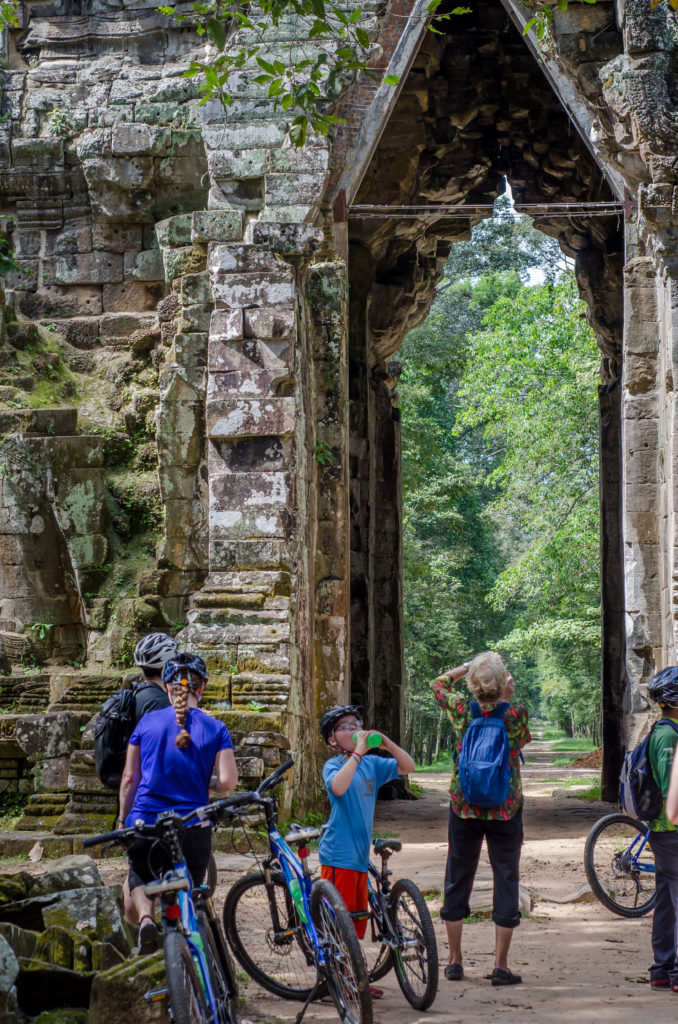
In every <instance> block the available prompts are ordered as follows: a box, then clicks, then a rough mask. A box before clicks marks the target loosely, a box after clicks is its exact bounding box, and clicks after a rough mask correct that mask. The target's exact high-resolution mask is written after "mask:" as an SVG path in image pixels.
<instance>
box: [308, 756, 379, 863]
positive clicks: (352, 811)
mask: <svg viewBox="0 0 678 1024" xmlns="http://www.w3.org/2000/svg"><path fill="white" fill-rule="evenodd" d="M344 764H346V758H345V756H344V755H343V754H342V755H338V756H337V757H331V758H330V759H329V761H326V762H325V765H324V767H323V782H324V783H325V786H326V787H327V793H328V795H329V798H330V808H331V810H330V820H329V822H328V824H327V828H326V829H325V834H324V835H323V837H322V839H321V840H320V846H319V848H318V852H319V854H320V863H321V864H325V865H326V866H328V867H334V868H350V869H351V870H352V871H367V868H368V864H369V860H370V840H371V839H372V822H373V820H374V805H375V803H376V802H377V790H378V789H379V787H380V786H383V785H384V783H385V782H390V781H391V779H397V778H398V765H397V762H396V760H395V758H394V757H374V756H367V757H363V759H362V760H361V762H360V764H359V765H358V767H357V768H356V770H355V774H354V776H353V779H352V780H351V785H350V786H349V787H348V789H347V790H346V792H345V793H344V794H343V796H335V795H334V793H333V792H332V779H333V778H334V776H335V775H336V774H337V772H338V771H339V769H340V768H341V767H343V765H344Z"/></svg>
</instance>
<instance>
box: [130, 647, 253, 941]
mask: <svg viewBox="0 0 678 1024" xmlns="http://www.w3.org/2000/svg"><path fill="white" fill-rule="evenodd" d="M207 678H208V674H207V666H206V665H205V662H204V661H203V660H202V658H200V657H198V656H197V655H196V654H178V655H176V657H174V658H171V659H170V660H169V661H168V662H167V663H166V664H165V666H164V667H163V670H162V681H163V683H164V684H165V685H166V687H167V694H168V696H169V699H170V702H171V704H170V707H167V708H162V709H161V710H159V711H151V712H149V713H148V714H146V715H144V717H143V718H142V719H141V721H140V722H139V723H138V724H137V726H136V728H135V730H134V732H133V733H132V736H131V737H130V741H129V746H128V748H127V758H126V760H125V768H124V771H123V775H122V781H121V783H120V818H121V819H122V820H121V821H120V822H119V825H127V826H131V825H133V824H134V822H135V821H137V820H138V819H139V818H141V819H142V820H143V821H145V822H146V823H147V824H153V823H154V822H155V820H156V818H157V816H158V815H159V814H162V813H163V812H165V811H176V812H177V814H181V815H186V814H188V813H189V812H190V811H192V810H195V808H196V807H202V806H203V804H206V803H207V802H208V800H209V790H210V784H211V788H212V789H214V790H216V791H217V792H220V793H224V792H227V791H228V790H230V789H233V788H234V786H235V784H236V782H237V781H238V771H237V768H236V763H235V757H234V755H233V743H232V742H231V737H230V735H229V732H228V729H227V728H226V726H225V725H224V724H223V723H222V722H220V721H219V720H218V719H216V718H212V716H211V715H208V714H205V712H203V711H200V709H199V707H198V705H199V703H200V698H201V697H202V694H203V690H204V689H205V685H206V683H207ZM213 773H214V776H215V777H214V778H212V774H213ZM189 824H190V822H189ZM182 847H183V851H184V856H185V858H186V866H187V868H188V870H189V873H190V875H191V878H192V880H193V884H194V885H201V883H202V881H203V879H204V877H205V872H206V871H207V864H208V862H209V859H210V854H211V852H212V830H211V828H198V827H195V828H186V830H185V832H184V836H183V840H182ZM167 856H168V855H167V851H166V850H165V849H164V847H163V846H162V845H161V844H160V843H156V842H155V841H154V840H152V839H138V840H135V841H134V842H133V843H132V845H131V846H130V847H129V848H128V850H127V857H128V860H129V874H128V876H127V879H126V880H125V884H124V886H123V893H124V897H125V917H126V918H127V920H128V921H130V922H131V923H132V924H137V923H138V924H139V925H140V928H139V950H140V952H142V953H147V952H151V951H152V950H153V949H154V948H155V947H156V945H157V931H156V926H155V920H154V917H153V904H152V902H151V900H149V899H148V897H147V896H146V895H145V893H144V888H143V887H144V885H145V884H146V883H147V882H150V881H152V879H153V878H154V877H157V876H158V875H160V874H161V873H162V872H163V871H164V870H166V869H167V868H169V867H170V866H171V862H168V860H167Z"/></svg>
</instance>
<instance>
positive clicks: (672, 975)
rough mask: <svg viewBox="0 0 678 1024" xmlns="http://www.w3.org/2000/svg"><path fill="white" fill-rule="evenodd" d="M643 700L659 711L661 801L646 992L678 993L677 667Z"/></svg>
mask: <svg viewBox="0 0 678 1024" xmlns="http://www.w3.org/2000/svg"><path fill="white" fill-rule="evenodd" d="M647 695H648V697H649V698H650V700H652V701H655V702H656V703H657V704H659V707H660V708H661V715H662V716H661V719H660V720H659V721H658V722H656V723H655V725H654V726H653V728H652V733H651V735H650V741H649V744H648V756H649V761H650V767H651V769H652V774H653V776H654V779H655V781H656V783H657V785H658V786H659V789H660V790H661V795H662V797H663V798H664V801H663V802H662V808H661V811H660V812H659V813H658V814H657V815H656V817H654V818H652V819H651V820H650V822H649V826H650V845H651V847H652V852H653V853H654V864H655V885H656V893H657V898H656V903H655V908H654V916H653V918H652V951H653V953H654V963H653V964H652V967H651V968H650V988H651V989H653V990H659V991H660V990H662V989H670V990H671V991H672V992H676V993H678V951H677V949H676V923H677V921H678V833H677V832H676V826H675V824H674V823H672V822H671V821H670V820H669V818H668V817H667V799H666V798H667V794H668V792H669V782H670V779H671V766H672V763H673V759H674V753H675V750H676V746H677V745H678V668H675V667H673V668H665V669H663V670H662V671H661V672H658V673H657V675H656V676H653V678H652V679H651V680H650V682H649V683H648V684H647ZM673 802H674V801H673V800H672V801H671V804H673ZM668 810H669V811H672V810H673V807H672V806H669V807H668ZM672 816H673V817H676V816H674V815H672Z"/></svg>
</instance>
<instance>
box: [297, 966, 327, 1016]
mask: <svg viewBox="0 0 678 1024" xmlns="http://www.w3.org/2000/svg"><path fill="white" fill-rule="evenodd" d="M324 983H325V979H324V978H323V977H322V975H318V978H317V979H316V983H315V985H314V986H313V988H312V989H311V991H310V992H309V993H308V995H307V996H306V1002H305V1003H304V1005H303V1006H302V1008H301V1009H300V1010H299V1013H298V1014H297V1015H296V1017H295V1018H294V1024H301V1022H302V1020H303V1018H304V1014H305V1013H306V1011H307V1010H308V1008H309V1006H310V1005H311V1003H312V1002H313V1000H314V999H315V996H316V993H317V992H319V991H320V989H321V988H322V986H323V985H324Z"/></svg>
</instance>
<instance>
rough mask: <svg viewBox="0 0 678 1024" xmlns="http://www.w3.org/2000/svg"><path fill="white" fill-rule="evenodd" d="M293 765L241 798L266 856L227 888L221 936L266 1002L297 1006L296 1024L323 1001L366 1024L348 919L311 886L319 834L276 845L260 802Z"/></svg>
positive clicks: (356, 947) (366, 996) (368, 1017)
mask: <svg viewBox="0 0 678 1024" xmlns="http://www.w3.org/2000/svg"><path fill="white" fill-rule="evenodd" d="M293 763H294V762H293V760H289V761H287V762H286V763H285V764H283V765H281V767H280V768H278V769H277V771H275V772H273V774H272V775H270V776H269V777H268V778H267V779H264V781H263V782H262V783H261V785H260V786H259V789H258V790H257V791H256V792H255V793H250V794H243V800H248V799H249V803H250V804H251V805H252V806H256V807H259V808H260V809H261V810H262V811H263V813H264V816H265V819H266V829H267V832H268V840H269V847H270V853H269V854H268V856H266V857H265V858H264V859H263V861H262V864H261V868H262V870H261V871H253V872H250V873H249V874H247V875H245V876H244V877H242V878H240V879H238V881H237V882H235V883H234V885H233V886H232V887H231V889H230V891H229V893H228V896H227V897H226V903H225V905H224V930H225V932H226V936H227V938H228V941H229V943H230V945H231V949H232V950H233V952H234V954H235V956H236V959H237V960H238V961H239V962H240V964H241V965H242V966H243V968H244V969H245V970H246V971H247V973H248V974H249V975H250V977H251V978H253V979H254V980H255V981H256V982H258V983H259V984H260V985H261V986H262V987H263V988H265V989H267V991H269V992H272V993H273V995H276V996H279V997H281V998H283V999H297V1000H300V1001H303V1003H304V1005H303V1007H302V1009H301V1010H300V1011H299V1013H298V1014H297V1018H296V1020H297V1022H300V1021H301V1019H302V1017H303V1015H304V1013H305V1012H306V1009H307V1007H308V1006H309V1004H310V1003H311V1002H312V1001H313V1000H314V999H320V998H322V997H323V996H325V995H328V994H329V995H330V997H331V998H332V1000H333V1002H334V1004H335V1006H336V1008H337V1011H338V1013H339V1017H340V1018H341V1020H342V1021H343V1022H345V1024H371V1021H372V1000H371V997H370V992H369V980H368V977H367V968H366V965H365V961H364V958H363V955H362V952H361V949H360V943H359V940H358V936H357V935H356V931H355V928H354V926H353V922H352V920H351V915H350V914H349V912H348V910H347V909H346V906H345V904H344V901H343V900H342V898H341V896H340V895H339V893H338V892H337V890H336V889H335V887H334V886H333V885H332V884H331V883H330V882H328V881H327V880H325V879H321V878H319V879H315V880H314V879H313V878H312V876H311V871H310V868H309V865H308V856H309V849H308V846H307V844H308V842H309V841H310V840H311V839H316V838H317V837H318V836H319V835H320V831H321V830H320V829H318V828H302V827H300V826H293V827H292V828H291V829H290V831H289V832H288V833H287V835H286V836H285V837H284V838H283V836H282V835H281V834H280V832H279V831H278V827H277V811H276V804H275V800H274V799H273V798H272V797H266V796H264V794H265V793H266V792H268V791H269V790H270V789H272V788H273V787H274V786H277V785H278V783H279V782H280V781H281V776H282V774H283V773H284V772H286V771H287V770H288V768H290V767H291V766H292V764H293ZM293 846H296V847H297V851H298V852H297V853H296V854H295V853H294V852H293V850H292V847H293Z"/></svg>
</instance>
